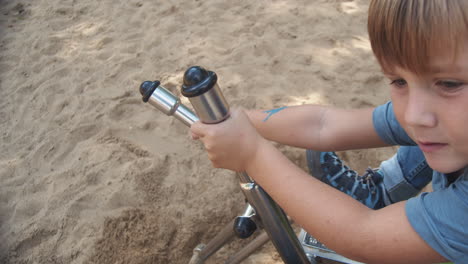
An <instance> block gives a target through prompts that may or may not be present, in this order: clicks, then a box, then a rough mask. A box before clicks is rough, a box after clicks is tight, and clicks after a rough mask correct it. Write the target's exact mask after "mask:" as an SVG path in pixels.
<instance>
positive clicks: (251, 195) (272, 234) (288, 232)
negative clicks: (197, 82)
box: [140, 81, 359, 264]
mask: <svg viewBox="0 0 468 264" xmlns="http://www.w3.org/2000/svg"><path fill="white" fill-rule="evenodd" d="M145 83H147V82H145ZM145 83H143V84H142V87H143V85H144V84H145ZM149 83H151V85H153V87H152V89H153V90H152V93H151V96H149V97H148V95H149V94H147V95H146V97H145V95H144V99H143V101H145V102H146V101H147V102H149V103H150V104H151V105H152V106H154V107H155V108H157V109H158V110H160V111H161V112H163V113H165V114H166V115H168V116H173V117H175V118H176V119H178V120H180V121H181V122H182V123H184V124H185V125H187V126H189V127H190V126H191V125H192V124H193V123H194V122H196V121H198V120H199V117H198V116H200V117H202V122H204V123H217V122H222V121H223V120H224V119H226V118H227V117H228V114H229V106H228V105H227V103H226V101H225V100H224V97H223V96H222V94H221V92H220V90H219V88H218V87H217V85H216V84H215V87H214V88H215V89H212V90H210V91H208V92H207V93H206V94H205V95H201V96H198V97H189V100H190V101H191V103H192V105H193V107H194V108H195V111H196V112H197V114H198V116H197V114H195V113H194V112H193V111H192V110H190V109H189V108H188V107H186V106H185V105H183V104H182V103H181V102H180V99H179V98H178V97H176V96H175V95H174V94H172V93H171V92H170V91H168V90H167V89H166V88H164V87H163V86H161V85H159V84H160V83H159V82H158V81H155V82H148V83H147V84H146V85H148V84H149ZM156 86H157V87H156ZM155 87H156V88H155ZM154 88H155V89H154ZM140 92H141V93H142V94H144V91H142V88H140ZM150 92H151V91H150ZM146 93H148V91H146ZM203 119H208V120H203ZM237 175H238V178H239V183H240V187H241V189H242V192H243V193H244V196H245V198H246V200H247V201H248V204H247V206H246V209H245V211H244V214H243V215H242V216H243V217H251V218H252V219H254V222H255V223H256V224H257V226H260V227H261V228H263V230H262V231H261V233H260V234H259V235H258V236H257V237H256V238H255V239H253V240H252V241H251V242H250V243H248V244H247V245H245V246H244V247H243V248H242V249H241V250H240V251H239V252H237V253H236V254H234V255H232V256H231V257H230V258H229V259H228V260H226V262H225V263H229V264H236V263H240V262H241V261H243V260H244V259H245V258H247V257H248V256H250V255H251V254H252V253H253V252H254V251H256V250H257V249H258V248H260V247H261V246H263V245H264V244H265V243H267V242H268V241H269V240H271V242H272V243H273V245H274V246H275V248H276V250H277V251H278V253H279V255H280V256H281V258H282V260H283V261H284V263H286V264H306V263H307V264H309V263H311V264H315V263H316V261H315V259H316V257H317V256H320V257H323V258H326V259H332V260H336V261H341V262H344V263H353V264H358V263H359V262H355V261H352V260H349V259H347V258H344V257H342V256H340V255H338V254H336V253H335V252H333V251H331V250H329V249H327V248H326V247H324V246H323V245H322V246H323V247H322V248H314V247H311V246H310V245H308V244H307V243H305V242H306V241H305V235H306V232H305V231H304V230H302V231H301V233H300V235H299V239H300V240H298V236H297V235H296V234H295V233H294V230H293V229H292V227H291V224H290V222H289V220H288V218H287V216H286V214H285V213H284V212H283V210H282V209H281V208H280V207H279V205H278V204H276V203H275V201H273V199H272V198H271V197H270V196H269V195H268V194H267V193H266V192H265V191H264V190H263V189H262V187H261V186H259V185H258V184H256V183H255V182H254V181H253V180H252V179H251V178H250V177H249V175H247V173H245V172H241V173H238V174H237ZM235 236H236V233H235V231H234V220H233V221H231V222H230V223H228V224H227V225H226V226H225V227H224V228H223V229H222V230H221V231H220V232H219V233H218V234H217V235H216V236H215V237H214V238H213V239H211V241H210V242H208V243H207V244H206V245H205V244H200V245H198V246H197V247H195V249H194V250H193V256H192V258H191V259H190V262H189V264H203V263H204V262H205V261H206V260H207V259H208V258H209V257H210V256H211V255H213V254H214V253H216V252H217V251H218V250H219V249H220V248H222V247H223V246H224V245H225V244H226V243H229V242H230V241H231V240H232V239H233V238H234V237H235Z"/></svg>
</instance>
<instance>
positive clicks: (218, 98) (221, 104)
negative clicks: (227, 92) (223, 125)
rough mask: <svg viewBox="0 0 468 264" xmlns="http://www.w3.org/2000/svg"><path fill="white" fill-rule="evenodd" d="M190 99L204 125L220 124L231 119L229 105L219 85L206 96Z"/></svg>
mask: <svg viewBox="0 0 468 264" xmlns="http://www.w3.org/2000/svg"><path fill="white" fill-rule="evenodd" d="M188 99H189V101H190V103H191V104H192V107H193V109H194V110H195V112H196V113H197V115H198V117H199V118H200V120H201V121H202V122H203V123H206V124H214V123H219V122H222V121H224V119H226V118H228V117H229V105H228V104H227V102H226V99H224V96H223V94H222V93H221V91H220V89H219V86H218V85H217V84H215V85H214V86H213V88H212V89H210V90H209V91H207V92H205V93H204V94H201V95H199V96H195V97H188Z"/></svg>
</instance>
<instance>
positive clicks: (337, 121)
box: [246, 105, 387, 151]
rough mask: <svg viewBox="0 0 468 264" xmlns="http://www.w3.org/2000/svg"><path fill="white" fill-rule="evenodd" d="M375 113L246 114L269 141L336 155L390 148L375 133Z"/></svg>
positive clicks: (295, 110)
mask: <svg viewBox="0 0 468 264" xmlns="http://www.w3.org/2000/svg"><path fill="white" fill-rule="evenodd" d="M373 110H374V108H364V109H338V108H333V107H328V106H320V105H301V106H291V107H285V108H279V109H273V111H271V110H267V111H265V110H248V111H246V112H247V114H248V116H249V119H250V120H251V122H252V123H253V125H254V126H255V128H256V129H257V131H258V132H259V133H260V134H261V135H262V136H263V137H264V138H266V139H268V140H271V141H275V142H279V143H281V144H285V145H289V146H295V147H300V148H308V149H314V150H323V151H332V150H350V149H359V148H375V147H383V146H387V144H385V143H384V142H383V141H382V140H381V139H380V137H379V136H378V135H377V133H376V131H375V129H374V125H373V120H372V115H373Z"/></svg>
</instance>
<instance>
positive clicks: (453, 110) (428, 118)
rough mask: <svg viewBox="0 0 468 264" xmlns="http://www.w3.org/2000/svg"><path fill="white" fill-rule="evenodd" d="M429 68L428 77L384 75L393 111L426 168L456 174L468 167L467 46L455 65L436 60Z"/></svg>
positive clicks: (398, 72) (445, 58) (449, 59)
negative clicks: (389, 81) (415, 146)
mask: <svg viewBox="0 0 468 264" xmlns="http://www.w3.org/2000/svg"><path fill="white" fill-rule="evenodd" d="M431 68H433V70H432V71H431V72H430V73H427V74H415V73H412V72H410V71H408V70H405V69H402V68H396V69H395V70H394V71H393V72H391V73H386V75H387V77H388V78H389V79H390V80H391V97H392V101H393V106H394V111H395V115H396V118H397V120H398V121H399V122H400V124H401V125H402V126H403V128H404V129H405V131H406V132H407V133H408V135H409V136H410V137H411V138H412V139H413V140H414V141H415V142H416V143H417V144H418V146H419V147H420V148H421V150H422V151H423V153H424V156H425V157H426V160H427V162H428V164H429V166H431V167H432V168H433V169H434V170H436V171H439V172H442V173H451V172H456V171H458V170H460V169H462V168H464V167H465V166H467V165H468V43H467V45H465V49H464V50H463V52H461V53H459V54H458V55H457V58H456V60H455V61H453V60H452V57H451V56H438V57H436V58H434V59H432V64H431Z"/></svg>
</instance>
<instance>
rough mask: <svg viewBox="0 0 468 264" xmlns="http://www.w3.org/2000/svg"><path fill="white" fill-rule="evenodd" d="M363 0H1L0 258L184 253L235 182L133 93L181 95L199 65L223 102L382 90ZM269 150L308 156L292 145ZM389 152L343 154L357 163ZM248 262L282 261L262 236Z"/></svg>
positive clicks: (230, 196)
mask: <svg viewBox="0 0 468 264" xmlns="http://www.w3.org/2000/svg"><path fill="white" fill-rule="evenodd" d="M367 5H368V2H367V1H364V0H362V1H361V0H315V1H308V0H287V1H286V0H268V1H267V0H260V1H247V0H240V1H227V0H225V1H221V0H207V1H201V0H191V1H181V0H175V1H161V0H160V1H141V0H130V1H115V0H102V1H91V0H83V1H75V0H60V1H59V0H36V1H25V0H23V1H19V0H10V1H8V0H0V11H1V13H0V149H1V151H0V263H187V261H188V260H189V258H190V256H191V252H192V249H193V248H194V247H195V246H196V245H197V244H198V243H200V242H207V241H208V240H209V239H210V238H212V237H213V236H214V234H215V233H216V232H217V231H219V230H220V228H222V226H223V225H224V224H226V223H228V222H229V221H230V220H231V219H232V218H233V217H235V216H237V215H238V214H239V213H241V211H242V210H243V208H244V199H243V195H242V193H241V191H240V188H239V186H238V182H237V179H236V177H235V176H234V173H232V172H230V171H226V170H220V169H212V168H211V165H210V163H209V161H208V159H207V157H206V155H205V153H204V150H203V147H202V145H201V143H199V142H195V141H192V140H191V139H190V138H189V136H188V129H187V127H185V126H184V125H183V124H181V123H180V122H178V121H177V120H174V119H173V118H171V117H167V116H165V115H164V114H162V113H160V112H158V111H157V110H156V109H154V108H153V107H151V106H150V105H148V104H144V103H142V101H141V96H140V94H139V92H138V87H139V85H140V83H141V82H142V81H144V80H148V79H149V80H155V79H158V80H160V81H161V82H162V84H163V86H165V87H166V88H168V89H170V90H171V91H172V92H174V93H176V94H177V95H180V92H179V88H180V85H181V81H182V75H183V72H184V71H185V69H186V68H187V67H189V66H192V65H202V66H204V67H206V68H208V69H210V70H213V71H215V72H216V73H217V74H218V77H219V81H218V83H219V86H220V87H221V89H222V91H223V93H224V95H225V97H226V98H227V100H228V101H229V103H230V104H231V105H235V106H243V107H245V108H266V109H269V108H275V107H280V106H285V105H296V104H307V103H321V104H328V105H336V106H340V107H344V108H352V107H368V106H375V105H378V104H381V103H383V102H385V101H386V100H388V93H387V90H386V83H385V80H384V78H383V76H382V75H381V74H380V72H379V67H378V66H377V64H376V61H375V60H374V58H373V56H372V52H371V50H370V45H369V42H368V37H367V32H366V19H367ZM186 102H187V101H186V100H184V103H186ZM280 149H281V150H282V151H284V153H285V154H286V155H287V156H288V157H289V158H290V159H292V160H293V161H294V162H296V163H297V164H298V166H300V167H302V168H304V169H305V168H306V165H305V160H304V158H305V155H304V151H303V150H301V149H295V148H290V147H283V146H281V147H280ZM393 151H394V150H393V149H391V148H390V149H383V150H369V151H353V152H346V153H343V155H344V156H343V157H344V159H345V160H347V161H348V162H349V163H350V164H351V165H353V166H354V167H355V168H358V169H359V170H360V171H363V170H364V169H365V168H366V167H367V166H378V164H379V160H383V159H385V158H387V157H389V156H390V155H391V154H392V153H393ZM291 191H294V190H291ZM241 245H242V242H235V243H233V244H232V245H229V246H227V247H226V248H224V249H222V250H221V251H220V252H219V253H218V254H217V255H215V256H214V257H213V259H212V260H210V261H209V263H220V262H221V261H222V259H225V258H226V257H227V256H228V255H229V254H231V253H232V252H235V251H236V250H238V249H239V247H241ZM245 263H281V260H280V258H279V257H278V255H277V254H276V253H275V251H274V248H273V247H272V245H271V243H270V244H267V245H266V246H265V247H264V248H263V249H262V250H261V251H259V252H258V253H256V254H255V255H253V256H251V257H250V258H249V259H248V260H246V261H245Z"/></svg>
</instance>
